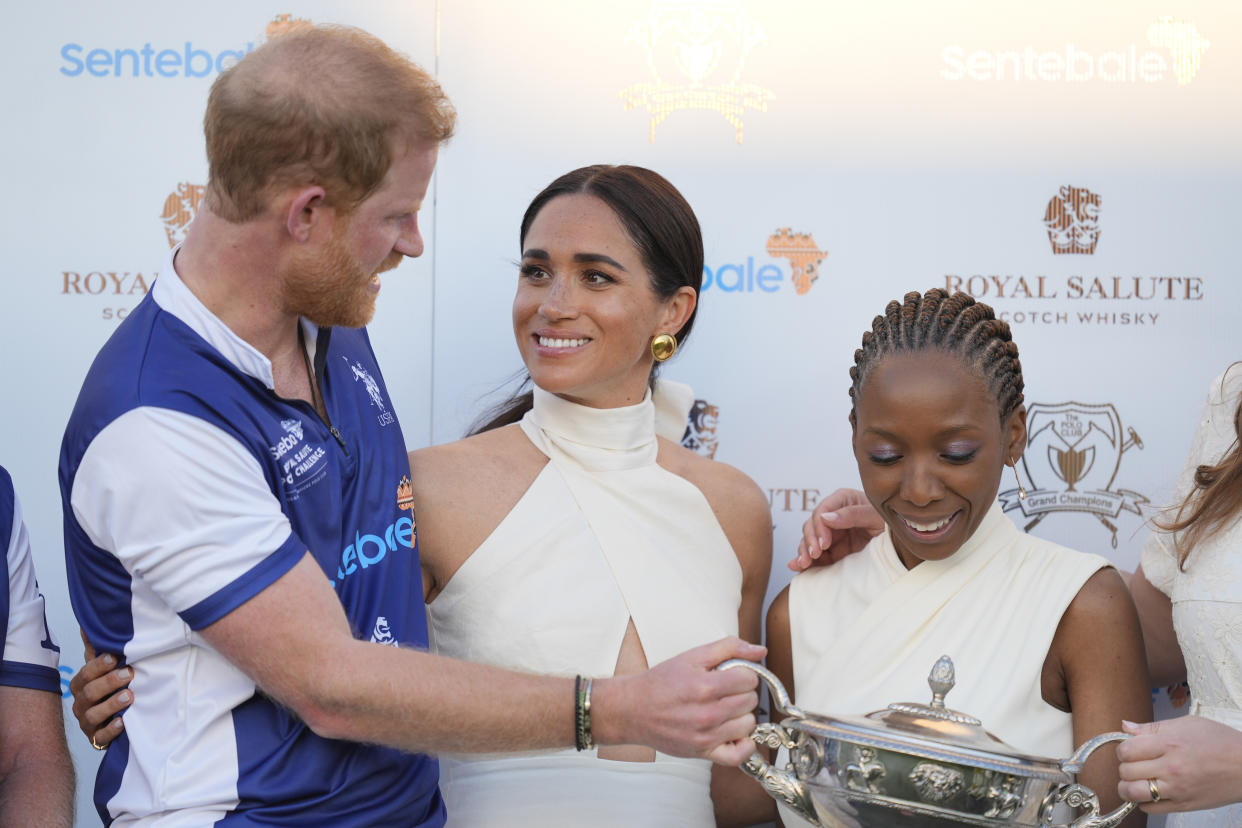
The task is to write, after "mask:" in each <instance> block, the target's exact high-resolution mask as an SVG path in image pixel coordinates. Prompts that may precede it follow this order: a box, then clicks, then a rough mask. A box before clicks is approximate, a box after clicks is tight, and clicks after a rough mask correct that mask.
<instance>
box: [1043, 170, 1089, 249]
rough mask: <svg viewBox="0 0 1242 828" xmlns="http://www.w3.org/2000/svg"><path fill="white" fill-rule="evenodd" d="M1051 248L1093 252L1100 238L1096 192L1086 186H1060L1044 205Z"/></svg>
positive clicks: (1045, 224) (1045, 221)
mask: <svg viewBox="0 0 1242 828" xmlns="http://www.w3.org/2000/svg"><path fill="white" fill-rule="evenodd" d="M1044 228H1045V229H1047V231H1048V241H1049V242H1050V243H1051V244H1052V252H1053V253H1055V254H1058V255H1060V254H1063V253H1086V254H1088V255H1091V254H1093V253H1095V246H1096V244H1097V243H1099V241H1100V196H1099V194H1098V193H1093V192H1091V191H1090V190H1088V189H1087V188H1086V187H1068V186H1067V187H1062V188H1061V190H1060V192H1058V193H1057V194H1056V195H1054V196H1053V197H1052V198H1051V199H1050V200H1049V201H1048V206H1047V207H1046V208H1044Z"/></svg>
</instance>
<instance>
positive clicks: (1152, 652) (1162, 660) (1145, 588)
mask: <svg viewBox="0 0 1242 828" xmlns="http://www.w3.org/2000/svg"><path fill="white" fill-rule="evenodd" d="M1126 584H1127V586H1129V587H1130V594H1131V595H1133V596H1134V605H1135V606H1136V607H1137V608H1138V615H1139V621H1140V622H1142V625H1143V645H1144V647H1145V648H1146V650H1147V669H1148V671H1149V672H1150V673H1151V681H1152V683H1153V684H1154V685H1156V686H1157V687H1167V686H1168V685H1171V684H1177V683H1178V682H1181V681H1185V680H1186V660H1185V658H1184V657H1183V656H1182V647H1181V645H1180V644H1178V643H1177V633H1176V632H1174V630H1173V602H1172V601H1170V600H1169V596H1167V595H1165V594H1164V593H1163V592H1161V591H1160V590H1158V589H1156V588H1155V587H1154V586H1152V584H1151V582H1150V581H1148V580H1147V576H1146V575H1145V574H1143V567H1142V566H1139V568H1138V570H1137V571H1136V572H1135V573H1134V574H1133V575H1131V576H1130V577H1129V578H1127V579H1126Z"/></svg>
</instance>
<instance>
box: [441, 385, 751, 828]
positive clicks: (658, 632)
mask: <svg viewBox="0 0 1242 828" xmlns="http://www.w3.org/2000/svg"><path fill="white" fill-rule="evenodd" d="M682 388H683V389H684V386H683V387H682ZM686 392H688V389H684V390H683V394H682V396H684V395H685V393H686ZM660 393H661V391H660V390H659V389H658V390H657V396H659V395H660ZM691 401H692V396H691ZM686 408H688V405H687V407H686ZM686 408H682V409H681V410H680V415H681V416H680V420H678V418H677V417H676V416H672V417H670V418H669V434H670V435H674V434H675V436H673V439H674V440H677V439H680V437H681V431H682V430H683V429H684V428H685V422H686V421H685V413H686ZM655 423H656V406H655V405H654V404H653V402H652V399H651V395H650V394H649V395H648V397H647V399H646V400H644V401H643V402H642V403H640V404H639V405H635V406H629V407H625V408H614V409H594V408H586V407H583V406H580V405H576V404H574V403H570V402H567V401H565V400H563V399H560V398H559V397H556V396H554V395H552V394H548V393H546V392H544V391H541V390H540V389H538V388H536V389H535V399H534V409H533V410H532V411H530V412H529V413H528V414H527V415H526V417H525V418H524V419H523V420H522V422H521V428H522V430H523V432H525V434H526V435H527V436H528V437H529V438H530V440H531V442H533V443H534V444H535V446H536V447H538V448H539V450H540V451H542V452H543V453H544V454H546V455H547V456H548V464H547V465H546V466H545V467H544V468H543V470H542V471H541V472H540V474H539V476H538V477H537V478H536V479H535V481H534V483H533V484H531V487H530V488H529V489H528V490H527V491H526V493H525V494H524V495H523V496H522V498H521V499H520V500H519V501H518V503H517V504H516V505H515V506H514V507H513V509H512V510H511V511H510V512H509V514H508V515H507V516H506V517H505V518H504V520H502V521H501V523H500V525H499V526H497V527H496V529H495V530H494V531H493V532H492V534H491V535H490V536H489V537H488V538H487V540H485V541H484V542H483V544H482V545H481V546H480V547H479V548H478V549H477V550H475V551H474V552H473V553H472V554H471V556H470V557H469V558H468V559H467V560H466V562H465V563H464V564H463V565H462V566H461V568H460V569H459V570H458V571H457V573H456V574H455V575H453V577H452V579H451V580H450V581H449V583H448V584H447V585H446V586H445V588H444V590H443V591H442V592H441V593H440V594H439V595H437V596H436V598H435V599H434V600H433V601H432V602H431V604H430V605H429V606H428V614H429V616H430V626H431V638H432V646H433V648H434V649H435V651H437V652H440V653H443V654H445V655H450V656H453V657H456V658H463V659H469V660H471V661H480V662H485V663H488V664H495V665H498V666H501V667H507V668H511V669H517V670H526V671H530V672H536V673H545V674H550V675H561V676H573V675H575V674H582V675H585V676H609V675H612V673H613V669H614V668H615V666H616V662H617V656H618V654H619V652H620V649H621V643H622V639H623V637H624V635H625V631H626V628H627V626H628V624H629V621H630V619H633V621H634V626H635V629H636V630H637V631H638V636H639V638H640V640H641V642H642V646H643V649H644V651H645V653H646V656H647V662H648V664H651V665H655V664H658V663H659V662H661V661H664V660H666V659H668V658H670V657H672V656H674V655H677V654H678V653H681V652H683V651H685V650H687V649H690V648H692V647H695V646H698V645H700V644H705V643H708V642H711V641H715V640H717V639H719V638H721V637H723V636H726V635H736V634H737V613H738V607H739V604H740V602H741V589H742V571H741V566H740V564H739V563H738V560H737V556H736V555H735V554H734V552H733V548H732V546H731V545H730V544H729V541H728V539H727V538H726V537H725V534H724V531H723V530H722V529H721V527H720V524H719V523H718V522H717V521H716V518H715V515H714V514H713V513H712V509H711V507H710V505H708V502H707V499H706V498H705V497H704V496H703V493H702V492H701V491H699V489H697V488H696V487H695V486H693V485H691V484H690V483H689V482H688V481H686V480H685V479H684V478H681V477H678V476H677V475H675V474H672V473H671V472H668V471H666V470H664V469H663V468H661V467H660V466H658V465H657V464H656V451H657V443H656V430H655ZM571 710H572V707H571V703H570V699H569V697H568V696H567V697H566V701H565V715H566V716H569V715H571ZM440 761H441V766H440V783H441V787H442V790H443V793H444V797H445V801H446V805H447V808H448V824H449V825H450V826H464V827H465V828H471V827H472V826H478V827H479V828H482V826H531V828H533V827H534V826H540V827H541V828H542V827H543V826H553V825H555V826H562V825H564V826H570V825H582V826H600V827H601V828H607V826H618V828H620V827H621V826H626V828H630V826H640V825H641V826H670V828H672V826H678V827H679V828H681V827H683V826H686V827H688V826H711V825H714V824H715V820H714V817H713V813H712V803H711V798H710V791H709V783H710V774H711V768H710V763H709V762H707V761H705V760H693V759H679V758H674V757H671V756H665V755H663V754H657V755H656V760H655V761H654V762H622V761H614V760H606V759H600V758H598V757H597V756H596V754H595V751H584V752H582V753H579V752H577V751H574V750H563V751H553V752H539V753H528V754H521V755H518V756H506V757H499V756H485V757H478V756H475V757H453V756H444V757H442V758H441V760H440Z"/></svg>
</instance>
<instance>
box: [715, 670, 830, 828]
mask: <svg viewBox="0 0 1242 828" xmlns="http://www.w3.org/2000/svg"><path fill="white" fill-rule="evenodd" d="M734 667H742V668H745V669H747V670H750V671H751V672H753V673H756V674H758V676H759V678H761V679H763V681H764V683H765V684H767V685H768V692H769V695H770V696H771V698H772V704H773V706H774V707H777V708H779V709H780V710H781V711H782V712H784V713H785V714H786V716H787V720H788V719H789V718H792V719H804V718H806V714H804V713H803V712H802V710H801V709H799V708H798V707H797V706H795V705H794V703H793V701H792V700H791V699H790V698H789V693H788V692H787V691H786V690H785V685H783V684H781V681H780V679H778V678H777V677H776V676H774V675H773V674H772V673H771V671H769V670H768V669H767V668H765V667H762V666H760V665H758V664H755V663H754V662H753V661H746V660H744V659H740V658H731V659H729V660H728V661H724V662H721V663H720V664H719V665H717V666H716V669H717V670H730V669H732V668H734ZM750 738H751V739H752V740H753V741H754V742H755V744H759V745H766V746H767V747H770V748H773V749H778V748H781V747H784V748H793V747H794V746H795V745H796V744H797V743H798V737H795V736H793V735H791V734H790V732H789V731H788V730H787V729H785V728H784V727H782V726H781V725H779V724H776V723H775V722H762V723H760V724H759V725H758V726H756V727H755V732H754V733H752V734H750ZM742 770H743V771H745V772H746V773H747V774H749V775H750V776H753V777H754V778H755V779H756V780H757V781H758V782H759V784H760V785H762V786H763V789H764V790H765V791H767V792H768V796H770V797H772V798H773V799H775V800H776V801H778V802H783V803H785V804H786V805H788V806H789V807H790V808H792V809H793V810H794V811H795V812H797V814H798V816H800V817H802V818H803V819H805V820H806V821H807V822H809V823H811V824H812V825H820V824H821V823H820V821H819V817H818V816H817V815H816V813H815V806H814V805H813V804H811V797H810V795H809V794H808V793H807V790H806V785H805V784H803V782H802V780H800V779H798V777H797V776H795V775H794V773H793V765H792V764H791V765H787V766H786V767H784V768H774V767H773V766H772V765H769V764H768V763H767V762H766V761H764V759H763V755H762V754H760V753H759V751H757V750H756V751H755V752H754V753H752V754H751V755H750V758H749V759H747V760H746V761H745V762H744V763H743V764H742Z"/></svg>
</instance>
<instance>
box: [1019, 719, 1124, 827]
mask: <svg viewBox="0 0 1242 828" xmlns="http://www.w3.org/2000/svg"><path fill="white" fill-rule="evenodd" d="M1129 738H1131V736H1130V734H1129V733H1117V732H1114V733H1101V734H1100V735H1099V736H1096V737H1095V738H1093V739H1088V740H1087V741H1085V742H1083V743H1082V745H1081V746H1079V748H1078V750H1076V751H1074V753H1073V754H1072V755H1071V756H1070V757H1069V758H1068V759H1065V760H1064V761H1062V762H1061V770H1063V771H1065V772H1066V773H1068V774H1072V775H1077V774H1078V773H1079V772H1080V771H1082V766H1083V765H1084V764H1086V762H1087V757H1088V756H1090V755H1091V754H1093V753H1095V751H1096V749H1097V748H1100V747H1102V746H1104V745H1107V744H1109V743H1110V742H1124V741H1125V740H1126V739H1129ZM1061 802H1064V803H1066V804H1067V805H1069V806H1070V807H1072V808H1087V809H1088V810H1089V811H1090V813H1086V814H1083V815H1082V816H1080V817H1078V818H1076V819H1075V820H1074V821H1073V822H1071V823H1069V824H1068V825H1065V824H1062V823H1056V822H1053V821H1052V809H1053V808H1054V807H1055V806H1056V805H1058V804H1059V803H1061ZM1136 807H1138V805H1137V803H1134V802H1123V803H1121V805H1119V806H1118V807H1117V808H1116V809H1115V810H1113V811H1112V812H1111V813H1107V814H1104V815H1103V816H1101V815H1100V800H1099V798H1098V797H1097V796H1096V795H1095V791H1093V790H1091V789H1090V788H1088V787H1086V786H1085V785H1079V784H1078V783H1077V782H1075V783H1072V784H1070V785H1062V786H1060V787H1059V788H1057V789H1056V790H1054V791H1052V792H1051V793H1050V794H1048V796H1047V798H1045V799H1044V805H1043V808H1042V809H1041V810H1040V819H1039V824H1040V828H1113V826H1115V825H1117V824H1118V823H1120V822H1121V821H1122V820H1123V819H1125V818H1126V817H1127V816H1128V815H1129V813H1130V812H1131V811H1133V810H1134V809H1135V808H1136Z"/></svg>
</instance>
